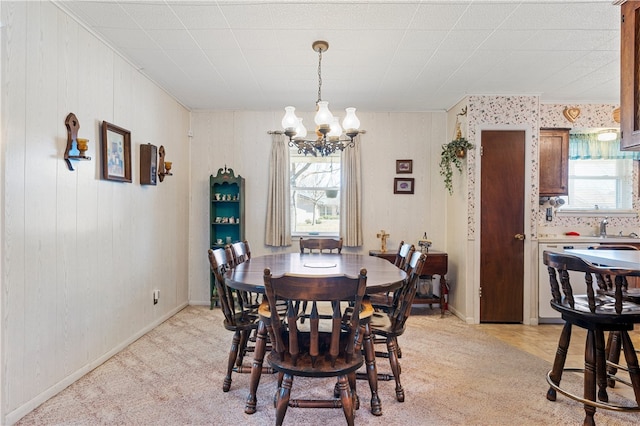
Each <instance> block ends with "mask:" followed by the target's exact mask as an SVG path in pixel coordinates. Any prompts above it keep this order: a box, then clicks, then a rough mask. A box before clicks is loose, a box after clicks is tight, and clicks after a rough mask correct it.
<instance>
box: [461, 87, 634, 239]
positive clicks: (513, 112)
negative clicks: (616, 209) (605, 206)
mask: <svg viewBox="0 0 640 426" xmlns="http://www.w3.org/2000/svg"><path fill="white" fill-rule="evenodd" d="M467 105H468V111H467V131H468V139H469V141H470V142H472V143H474V144H476V145H479V142H480V140H479V139H480V129H482V128H483V126H485V127H486V126H487V125H491V126H495V125H505V126H513V125H518V126H522V125H524V127H525V128H526V130H527V132H529V133H530V135H531V141H530V146H528V147H527V150H529V154H530V158H531V159H532V160H531V169H530V171H529V173H530V176H529V178H530V182H531V191H530V193H531V198H530V199H529V209H530V213H531V218H532V220H531V223H530V228H529V234H530V236H529V238H531V239H533V240H536V239H537V238H538V228H539V227H540V228H545V229H547V228H549V227H552V228H556V229H559V230H564V229H590V228H593V229H596V228H597V226H598V224H599V223H600V220H601V218H600V217H595V216H593V217H590V216H555V215H554V218H553V221H552V222H547V221H546V219H545V210H546V207H547V206H546V205H545V206H541V205H540V202H539V197H538V174H539V165H538V136H539V129H540V128H543V127H550V128H571V129H586V128H598V127H619V123H617V122H615V120H614V118H613V111H614V109H616V108H617V105H610V104H572V105H563V104H541V103H540V102H539V98H538V97H537V96H469V98H468V103H467ZM565 108H574V109H575V108H577V109H579V110H580V113H579V115H578V116H577V117H576V118H575V120H574V122H573V123H572V122H570V121H569V120H568V119H567V118H565V116H564V114H563V111H564V110H565ZM477 152H478V151H477V150H471V151H470V152H469V153H468V163H467V164H468V167H467V179H468V194H467V195H468V209H467V221H468V228H467V237H468V238H469V239H475V236H476V226H477V225H476V223H475V209H476V205H478V203H477V201H476V200H475V192H476V181H475V179H476V174H475V169H476V167H475V165H476V160H477V159H476V155H477ZM633 173H634V182H637V179H638V162H635V163H634V171H633ZM633 191H634V194H633V195H634V197H633V200H634V201H633V208H634V210H635V211H638V210H639V209H640V203H639V201H638V188H637V187H634V190H633ZM609 226H610V228H611V229H622V228H624V229H630V230H634V229H635V230H636V231H635V232H638V233H640V231H638V229H639V228H640V219H638V218H637V217H612V218H610V219H609ZM627 232H628V231H627Z"/></svg>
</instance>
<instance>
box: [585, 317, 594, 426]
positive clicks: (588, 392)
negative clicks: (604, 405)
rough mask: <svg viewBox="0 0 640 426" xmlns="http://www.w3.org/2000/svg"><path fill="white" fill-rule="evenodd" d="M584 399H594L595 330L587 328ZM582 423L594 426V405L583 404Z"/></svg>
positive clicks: (586, 425)
mask: <svg viewBox="0 0 640 426" xmlns="http://www.w3.org/2000/svg"><path fill="white" fill-rule="evenodd" d="M584 399H586V400H589V401H594V402H595V400H596V332H595V331H594V330H591V329H589V330H587V342H586V344H585V348H584ZM584 412H585V418H584V425H585V426H595V424H596V423H595V420H594V419H593V416H594V414H595V413H596V407H594V406H592V405H589V404H584Z"/></svg>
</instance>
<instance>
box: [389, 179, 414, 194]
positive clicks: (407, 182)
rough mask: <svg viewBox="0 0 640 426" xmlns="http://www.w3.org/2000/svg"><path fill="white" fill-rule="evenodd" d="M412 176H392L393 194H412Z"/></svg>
mask: <svg viewBox="0 0 640 426" xmlns="http://www.w3.org/2000/svg"><path fill="white" fill-rule="evenodd" d="M414 182H415V180H414V178H394V179H393V193H394V194H413V189H414V188H413V186H414Z"/></svg>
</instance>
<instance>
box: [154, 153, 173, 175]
mask: <svg viewBox="0 0 640 426" xmlns="http://www.w3.org/2000/svg"><path fill="white" fill-rule="evenodd" d="M158 156H159V157H160V161H158V178H159V179H160V182H162V181H163V180H164V177H165V176H173V173H171V166H172V165H173V163H172V162H171V161H164V156H165V150H164V146H163V145H160V149H159V150H158Z"/></svg>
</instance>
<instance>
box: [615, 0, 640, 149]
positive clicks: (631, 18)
mask: <svg viewBox="0 0 640 426" xmlns="http://www.w3.org/2000/svg"><path fill="white" fill-rule="evenodd" d="M620 19H621V21H620V30H621V34H620V131H621V138H620V149H621V150H623V151H625V150H627V151H640V106H639V105H638V100H639V99H640V73H639V72H638V69H640V1H627V2H625V3H624V4H622V6H621V17H620Z"/></svg>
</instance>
